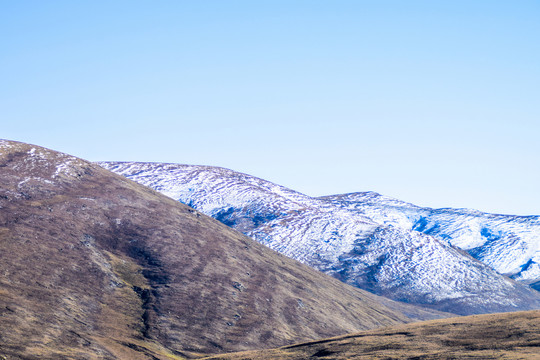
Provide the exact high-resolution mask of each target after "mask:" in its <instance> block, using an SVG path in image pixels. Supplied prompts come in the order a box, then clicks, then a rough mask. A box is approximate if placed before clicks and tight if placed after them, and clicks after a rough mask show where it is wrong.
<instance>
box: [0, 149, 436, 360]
mask: <svg viewBox="0 0 540 360" xmlns="http://www.w3.org/2000/svg"><path fill="white" fill-rule="evenodd" d="M405 313H406V314H407V315H408V316H407V315H405ZM441 316H444V314H440V313H436V312H432V311H431V312H430V311H425V310H422V309H420V308H417V307H414V306H411V305H407V304H401V303H396V302H392V301H390V300H387V299H385V298H381V297H378V296H375V295H373V294H371V293H368V292H365V291H362V290H359V289H356V288H353V287H351V286H348V285H345V284H343V283H342V282H339V281H337V280H336V279H333V278H331V277H329V276H327V275H324V274H322V273H320V272H318V271H315V270H313V269H312V268H310V267H308V266H306V265H303V264H301V263H299V262H297V261H295V260H292V259H289V258H287V257H285V256H283V255H280V254H278V253H276V252H274V251H273V250H271V249H269V248H267V247H265V246H262V245H260V244H258V243H257V242H255V241H253V240H251V239H250V238H248V237H246V236H244V235H242V234H241V233H239V232H237V231H235V230H233V229H231V228H229V227H227V226H225V225H223V224H222V223H220V222H218V221H216V220H214V219H212V218H210V217H207V216H205V215H204V214H202V213H200V212H199V211H196V210H194V209H192V208H190V207H188V206H185V205H183V204H181V203H179V202H177V201H174V200H172V199H170V198H168V197H166V196H163V195H161V194H159V193H157V192H155V191H154V190H151V189H150V188H147V187H144V186H142V185H139V184H136V183H135V182H132V181H130V180H128V179H126V178H124V177H122V176H119V175H115V174H113V173H111V172H109V171H107V170H105V169H103V168H102V167H100V166H98V165H96V164H92V163H90V162H87V161H84V160H81V159H78V158H75V157H72V156H69V155H66V154H62V153H58V152H55V151H52V150H48V149H45V148H41V147H38V146H33V145H28V144H23V143H18V142H12V141H4V140H3V141H0V324H1V329H0V359H10V360H11V359H55V360H56V359H180V358H186V357H187V358H189V357H197V356H201V355H204V354H215V353H223V352H232V351H240V350H250V349H251V350H253V349H260V348H269V347H277V346H283V345H286V344H292V343H293V342H299V341H308V340H313V339H319V338H321V337H328V336H335V335H339V334H345V333H347V332H352V331H359V330H363V329H364V330H365V329H372V328H378V327H381V326H388V325H394V324H401V323H407V322H410V321H412V320H413V318H414V319H426V318H436V317H441Z"/></svg>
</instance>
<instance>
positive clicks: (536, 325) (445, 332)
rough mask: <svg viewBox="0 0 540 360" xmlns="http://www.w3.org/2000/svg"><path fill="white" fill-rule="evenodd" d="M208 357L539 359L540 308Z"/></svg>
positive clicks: (231, 359)
mask: <svg viewBox="0 0 540 360" xmlns="http://www.w3.org/2000/svg"><path fill="white" fill-rule="evenodd" d="M208 359H214V360H217V359H222V360H240V359H242V360H248V359H251V360H278V359H279V360H281V359H283V360H304V359H332V360H346V359H439V360H444V359H448V360H449V359H486V360H487V359H540V311H537V310H536V311H526V312H516V313H505V314H491V315H476V316H467V317H460V318H451V319H444V320H433V321H426V322H421V323H415V324H408V325H402V326H395V327H390V328H386V329H380V330H372V331H367V332H363V333H358V334H349V335H345V336H340V337H335V338H331V339H325V340H318V341H313V342H308V343H303V344H298V345H292V346H285V347H282V348H280V349H274V350H264V351H251V352H243V353H237V354H227V355H222V356H215V357H210V358H208Z"/></svg>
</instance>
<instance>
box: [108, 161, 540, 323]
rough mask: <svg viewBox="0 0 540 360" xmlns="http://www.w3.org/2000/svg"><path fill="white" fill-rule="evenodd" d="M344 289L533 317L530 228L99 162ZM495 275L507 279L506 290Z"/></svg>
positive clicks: (193, 170)
mask: <svg viewBox="0 0 540 360" xmlns="http://www.w3.org/2000/svg"><path fill="white" fill-rule="evenodd" d="M99 164H100V165H101V166H103V167H105V168H106V169H109V170H112V171H114V172H116V173H118V174H121V175H124V176H126V177H128V178H129V179H132V180H134V181H136V182H138V183H140V184H143V185H146V186H149V187H151V188H153V189H155V190H157V191H159V192H161V193H163V194H165V195H167V196H169V197H172V198H173V199H176V200H179V201H180V202H182V203H184V204H187V205H189V206H191V207H193V208H194V209H197V210H198V211H201V212H202V213H204V214H207V215H209V216H212V217H214V218H215V219H218V220H219V221H221V222H222V223H224V224H226V225H229V226H231V227H233V228H235V229H237V230H239V231H241V232H243V233H244V234H246V235H248V236H250V237H252V238H253V239H255V240H257V241H258V242H260V243H262V244H264V245H266V246H268V247H270V248H272V249H274V250H277V251H278V252H280V253H282V254H284V255H287V256H289V257H291V258H294V259H296V260H299V261H301V262H303V263H305V264H308V265H310V266H312V267H314V268H316V269H318V270H321V271H323V272H325V273H327V274H330V275H332V276H334V277H336V278H338V279H340V280H342V281H343V282H346V283H348V284H351V285H354V286H356V287H359V288H362V289H367V290H369V291H371V292H373V293H376V294H380V295H384V296H387V297H390V298H392V299H395V300H400V301H405V302H409V303H413V304H418V305H422V306H424V307H430V308H433V309H438V310H442V311H448V312H453V313H457V314H476V313H486V312H500V311H513V310H526V309H537V308H540V293H539V292H537V291H535V290H533V289H531V288H530V287H529V286H528V285H529V284H530V285H531V286H532V287H536V288H538V281H539V280H540V272H539V270H538V269H539V267H538V263H539V261H538V260H539V258H538V257H539V254H540V253H539V246H540V235H539V234H540V230H539V229H540V226H539V224H540V223H539V218H538V217H535V216H532V217H519V216H505V215H491V214H484V213H480V212H477V211H473V210H461V209H438V210H437V209H428V208H420V207H417V206H414V205H411V204H407V203H404V202H401V201H399V200H395V199H391V198H387V197H384V196H382V195H379V194H376V193H357V194H347V195H335V196H327V197H321V198H312V197H309V196H306V195H303V194H301V193H298V192H295V191H293V190H290V189H287V188H285V187H282V186H279V185H276V184H273V183H271V182H268V181H265V180H262V179H259V178H256V177H253V176H249V175H246V174H242V173H238V172H234V171H231V170H227V169H223V168H218V167H208V166H192V165H178V164H159V163H132V162H101V163H99ZM501 273H503V274H506V275H509V276H512V277H513V278H515V279H516V280H518V281H514V280H512V279H510V278H508V277H507V276H504V275H501Z"/></svg>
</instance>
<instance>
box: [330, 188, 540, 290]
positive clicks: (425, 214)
mask: <svg viewBox="0 0 540 360" xmlns="http://www.w3.org/2000/svg"><path fill="white" fill-rule="evenodd" d="M320 199H323V200H325V201H327V202H329V203H330V204H332V205H335V206H337V207H339V208H340V209H347V210H350V211H353V212H356V213H357V214H359V215H362V216H367V217H369V218H370V219H372V220H373V221H375V222H377V223H379V224H386V225H392V226H394V227H398V228H400V229H403V230H415V231H419V232H422V233H424V234H428V235H431V236H433V237H435V238H437V239H439V240H441V241H445V242H447V243H449V244H452V245H454V246H456V247H458V248H460V249H462V250H465V251H467V252H468V253H469V254H471V255H472V256H473V257H475V258H476V259H478V260H480V261H482V262H483V263H485V264H487V265H489V266H490V267H492V268H493V269H495V270H497V271H498V272H499V273H502V274H506V275H509V276H511V277H512V278H514V279H516V280H519V281H521V282H524V283H526V284H530V285H531V287H533V288H536V289H538V290H540V216H515V215H497V214H488V213H483V212H480V211H477V210H471V209H450V208H445V209H431V208H423V207H419V206H415V205H412V204H409V203H406V202H403V201H399V200H396V199H392V198H389V197H386V196H383V195H380V194H377V193H374V192H364V193H353V194H344V195H333V196H325V197H321V198H320Z"/></svg>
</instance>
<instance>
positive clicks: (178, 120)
mask: <svg viewBox="0 0 540 360" xmlns="http://www.w3.org/2000/svg"><path fill="white" fill-rule="evenodd" d="M539 16H540V3H539V2H538V1H526V0H524V1H512V2H511V1H474V2H471V1H446V2H440V1H438V2H435V1H384V0H382V1H380V0H379V1H375V0H373V1H361V0H358V1H344V0H333V1H319V0H304V1H295V0H289V1H280V0H274V1H265V0H258V1H235V0H230V1H223V0H219V1H217V0H214V1H212V0H207V1H195V0H193V1H136V0H131V1H95V0H94V1H54V0H53V1H24V0H21V1H0V34H2V35H1V37H2V50H1V56H0V78H1V79H2V80H1V81H0V114H1V115H0V116H1V118H2V120H1V127H0V137H1V138H6V139H12V140H19V141H24V142H30V143H34V144H38V145H42V146H46V147H50V148H53V149H55V150H60V151H64V152H67V153H70V154H73V155H76V156H79V157H83V158H86V159H88V160H136V161H157V162H177V163H187V164H206V165H217V166H223V167H227V168H231V169H234V170H237V171H242V172H246V173H249V174H252V175H256V176H259V177H262V178H265V179H268V180H271V181H274V182H277V183H279V184H282V185H285V186H288V187H290V188H293V189H295V190H298V191H301V192H304V193H307V194H310V195H327V194H336V193H346V192H354V191H367V190H372V191H377V192H380V193H383V194H385V195H388V196H393V197H397V198H399V199H402V200H405V201H410V202H413V203H416V204H418V205H423V206H431V207H469V208H476V209H479V210H483V211H488V212H496V213H507V214H522V215H527V214H540V191H539V190H538V184H540V166H539V165H540V164H539V161H538V157H539V155H540V141H539V140H538V138H539V135H540V101H539V99H540V66H539V64H540V41H539V40H538V39H540V22H539V21H538V19H539Z"/></svg>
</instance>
